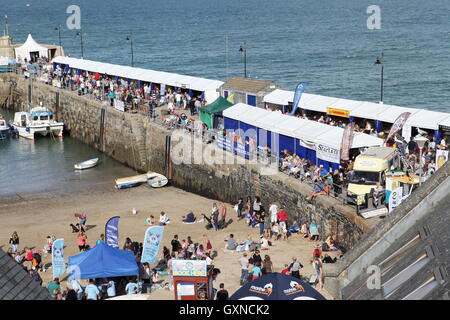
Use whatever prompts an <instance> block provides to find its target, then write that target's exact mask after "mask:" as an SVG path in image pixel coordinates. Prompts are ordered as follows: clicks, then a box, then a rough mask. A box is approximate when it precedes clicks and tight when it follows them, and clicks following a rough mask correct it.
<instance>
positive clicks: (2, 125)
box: [0, 114, 9, 138]
mask: <svg viewBox="0 0 450 320" xmlns="http://www.w3.org/2000/svg"><path fill="white" fill-rule="evenodd" d="M8 135H9V125H8V124H7V123H6V119H5V118H3V116H2V115H1V114H0V138H6V137H8Z"/></svg>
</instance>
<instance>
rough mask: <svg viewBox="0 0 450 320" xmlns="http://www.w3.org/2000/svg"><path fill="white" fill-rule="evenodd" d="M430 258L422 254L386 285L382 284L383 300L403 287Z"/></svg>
mask: <svg viewBox="0 0 450 320" xmlns="http://www.w3.org/2000/svg"><path fill="white" fill-rule="evenodd" d="M429 261H430V258H429V257H428V256H427V254H426V253H424V254H422V256H420V258H419V259H417V260H416V261H415V262H414V263H413V264H411V265H410V266H408V267H406V268H405V269H403V270H402V271H400V272H399V273H398V274H397V275H395V276H394V277H392V278H391V279H390V280H388V281H387V282H386V283H384V284H383V293H384V295H385V298H386V299H387V298H389V296H391V295H392V294H393V293H394V292H395V291H396V290H397V289H398V288H400V286H401V285H403V284H404V283H405V282H406V281H408V280H409V279H411V277H412V276H414V275H415V274H416V273H417V272H419V271H420V269H422V267H424V266H425V265H426V264H427V263H428V262H429Z"/></svg>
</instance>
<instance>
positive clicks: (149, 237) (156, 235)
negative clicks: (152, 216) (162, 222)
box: [141, 226, 164, 263]
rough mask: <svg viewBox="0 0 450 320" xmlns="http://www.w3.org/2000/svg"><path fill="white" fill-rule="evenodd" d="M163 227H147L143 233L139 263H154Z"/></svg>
mask: <svg viewBox="0 0 450 320" xmlns="http://www.w3.org/2000/svg"><path fill="white" fill-rule="evenodd" d="M163 233H164V227H161V226H153V227H148V228H147V230H146V231H145V237H144V245H143V248H142V257H141V263H144V262H148V263H156V258H157V256H158V252H159V247H160V246H161V242H162V238H163Z"/></svg>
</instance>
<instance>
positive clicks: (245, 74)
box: [239, 42, 247, 78]
mask: <svg viewBox="0 0 450 320" xmlns="http://www.w3.org/2000/svg"><path fill="white" fill-rule="evenodd" d="M239 52H243V53H244V78H247V46H246V45H245V42H244V44H241V46H240V47H239Z"/></svg>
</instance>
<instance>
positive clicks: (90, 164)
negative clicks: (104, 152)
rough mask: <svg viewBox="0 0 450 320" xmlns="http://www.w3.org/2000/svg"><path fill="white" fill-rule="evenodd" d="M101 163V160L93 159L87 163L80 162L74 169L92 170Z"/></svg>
mask: <svg viewBox="0 0 450 320" xmlns="http://www.w3.org/2000/svg"><path fill="white" fill-rule="evenodd" d="M98 162H99V158H93V159H89V160H87V161H84V162H80V163H77V164H75V165H74V166H73V167H74V168H75V169H76V170H85V169H90V168H93V167H95V166H96V165H97V164H98Z"/></svg>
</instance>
